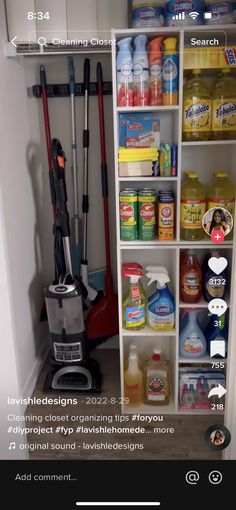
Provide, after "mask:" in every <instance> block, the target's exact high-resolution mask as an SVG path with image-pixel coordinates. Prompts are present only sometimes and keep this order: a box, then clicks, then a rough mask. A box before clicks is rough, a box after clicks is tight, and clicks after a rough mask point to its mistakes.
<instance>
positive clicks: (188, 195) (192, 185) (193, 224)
mask: <svg viewBox="0 0 236 510" xmlns="http://www.w3.org/2000/svg"><path fill="white" fill-rule="evenodd" d="M184 173H185V175H186V177H187V180H186V181H184V182H183V183H182V186H181V217H180V235H181V239H184V240H185V241H198V240H200V239H203V237H204V230H203V228H202V219H203V216H204V214H205V212H206V190H205V186H203V184H202V183H201V182H199V180H198V174H197V173H196V172H192V171H189V172H184Z"/></svg>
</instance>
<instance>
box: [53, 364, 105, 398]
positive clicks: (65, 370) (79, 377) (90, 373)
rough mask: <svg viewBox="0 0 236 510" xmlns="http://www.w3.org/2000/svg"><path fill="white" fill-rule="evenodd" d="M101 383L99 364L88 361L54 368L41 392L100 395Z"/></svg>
mask: <svg viewBox="0 0 236 510" xmlns="http://www.w3.org/2000/svg"><path fill="white" fill-rule="evenodd" d="M101 382H102V374H101V372H100V368H99V364H98V363H97V361H95V360H93V359H90V360H89V361H88V362H87V363H86V364H84V365H66V366H57V367H55V366H54V367H53V368H52V369H51V370H50V371H49V372H48V374H47V377H46V380H45V382H44V387H43V391H50V392H52V391H66V392H76V393H78V392H79V393H100V392H101Z"/></svg>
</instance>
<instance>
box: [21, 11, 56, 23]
mask: <svg viewBox="0 0 236 510" xmlns="http://www.w3.org/2000/svg"><path fill="white" fill-rule="evenodd" d="M27 19H28V20H29V21H32V20H33V19H35V20H37V21H42V20H43V19H50V13H49V11H47V12H42V11H38V12H32V11H29V12H28V14H27Z"/></svg>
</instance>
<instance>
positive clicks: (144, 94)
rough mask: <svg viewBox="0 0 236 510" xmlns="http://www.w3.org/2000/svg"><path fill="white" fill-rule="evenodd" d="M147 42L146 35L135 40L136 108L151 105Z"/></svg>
mask: <svg viewBox="0 0 236 510" xmlns="http://www.w3.org/2000/svg"><path fill="white" fill-rule="evenodd" d="M146 42H147V36H146V35H144V34H142V35H138V36H137V37H135V39H134V45H135V51H134V57H133V73H134V106H148V105H149V65H148V55H147V50H146Z"/></svg>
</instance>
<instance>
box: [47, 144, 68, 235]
mask: <svg viewBox="0 0 236 510" xmlns="http://www.w3.org/2000/svg"><path fill="white" fill-rule="evenodd" d="M51 154H52V162H53V180H54V188H55V193H56V205H57V218H56V219H57V221H58V220H59V223H60V227H61V229H62V235H63V237H69V236H70V219H69V213H68V210H67V205H66V203H67V190H66V180H65V171H64V169H65V160H66V158H65V154H64V151H63V149H62V146H61V143H60V141H59V140H58V139H57V138H54V139H53V140H52V144H51Z"/></svg>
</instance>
